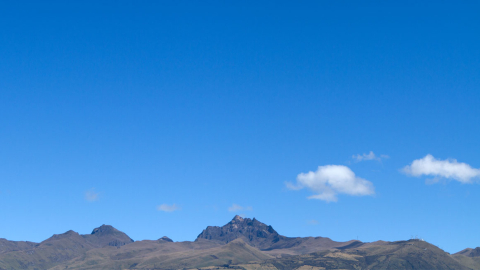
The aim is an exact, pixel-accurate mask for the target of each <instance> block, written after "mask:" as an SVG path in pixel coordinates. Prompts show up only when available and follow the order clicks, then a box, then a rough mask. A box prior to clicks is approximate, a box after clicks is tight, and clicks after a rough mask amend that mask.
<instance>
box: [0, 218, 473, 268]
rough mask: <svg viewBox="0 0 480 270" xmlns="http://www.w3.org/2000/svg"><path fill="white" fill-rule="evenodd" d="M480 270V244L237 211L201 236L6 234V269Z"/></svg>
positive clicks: (0, 246) (0, 252) (1, 243)
mask: <svg viewBox="0 0 480 270" xmlns="http://www.w3.org/2000/svg"><path fill="white" fill-rule="evenodd" d="M200 268H201V269H246V270H260V269H269V270H275V269H279V270H289V269H298V270H321V269H460V270H472V269H480V247H477V248H475V249H472V248H467V249H464V250H462V251H460V252H458V253H455V254H453V255H451V254H449V253H447V252H445V251H443V250H441V249H440V248H438V247H436V246H435V245H432V244H430V243H428V242H425V241H422V240H418V239H411V240H407V241H396V242H385V241H377V242H372V243H364V242H360V241H358V240H351V241H347V242H336V241H333V240H331V239H329V238H326V237H286V236H283V235H280V234H279V233H278V232H277V231H275V230H274V229H273V227H272V226H270V225H266V224H264V223H262V222H260V221H258V220H257V219H255V218H253V219H250V218H242V217H240V216H235V217H234V218H233V219H232V220H231V221H230V222H228V223H227V224H226V225H224V226H221V227H218V226H209V227H207V228H206V229H205V230H203V231H202V232H201V233H200V234H199V235H198V237H197V239H195V241H184V242H174V241H172V240H171V239H170V238H168V237H166V236H164V237H162V238H160V239H158V240H143V241H133V240H132V239H131V238H130V237H129V236H128V235H126V234H125V233H123V232H121V231H119V230H117V229H115V228H113V227H112V226H109V225H102V226H100V227H98V228H95V229H94V230H93V231H92V233H91V234H86V235H81V234H78V233H76V232H74V231H67V232H65V233H63V234H55V235H53V236H52V237H50V238H48V239H47V240H45V241H43V242H41V243H33V242H23V241H8V240H6V239H0V269H1V270H4V269H5V270H7V269H8V270H10V269H32V270H35V269H37V270H43V269H56V270H60V269H200Z"/></svg>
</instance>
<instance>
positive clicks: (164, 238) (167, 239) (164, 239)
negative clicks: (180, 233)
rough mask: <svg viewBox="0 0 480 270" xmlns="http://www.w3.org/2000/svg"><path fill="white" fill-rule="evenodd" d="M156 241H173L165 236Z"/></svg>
mask: <svg viewBox="0 0 480 270" xmlns="http://www.w3.org/2000/svg"><path fill="white" fill-rule="evenodd" d="M158 240H163V241H166V242H173V240H172V239H170V238H169V237H167V236H164V237H162V238H160V239H158Z"/></svg>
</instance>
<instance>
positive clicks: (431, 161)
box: [402, 154, 480, 183]
mask: <svg viewBox="0 0 480 270" xmlns="http://www.w3.org/2000/svg"><path fill="white" fill-rule="evenodd" d="M402 171H403V172H404V173H406V174H407V175H411V176H415V177H420V176H422V175H426V176H433V177H435V178H436V179H435V180H434V181H433V182H436V181H437V180H438V178H446V179H453V180H456V181H458V182H461V183H472V182H473V179H474V178H478V177H480V169H475V168H472V167H471V166H470V165H468V164H466V163H461V162H458V161H457V160H456V159H446V160H439V159H436V158H434V157H433V156H432V155H430V154H428V155H426V156H425V157H424V158H421V159H417V160H414V161H413V162H412V164H410V165H407V166H405V167H404V168H403V169H402ZM430 182H432V181H430Z"/></svg>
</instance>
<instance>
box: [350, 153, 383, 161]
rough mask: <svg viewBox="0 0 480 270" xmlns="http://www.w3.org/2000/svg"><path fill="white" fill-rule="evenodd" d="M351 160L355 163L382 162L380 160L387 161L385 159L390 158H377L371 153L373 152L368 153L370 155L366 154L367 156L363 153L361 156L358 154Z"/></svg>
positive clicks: (381, 156)
mask: <svg viewBox="0 0 480 270" xmlns="http://www.w3.org/2000/svg"><path fill="white" fill-rule="evenodd" d="M352 158H353V159H354V160H355V161H356V162H360V161H364V160H376V161H382V159H387V158H390V157H389V156H388V155H380V156H377V155H375V153H373V151H370V153H368V154H365V153H363V154H362V155H360V154H358V155H353V156H352Z"/></svg>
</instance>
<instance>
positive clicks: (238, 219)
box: [230, 215, 243, 222]
mask: <svg viewBox="0 0 480 270" xmlns="http://www.w3.org/2000/svg"><path fill="white" fill-rule="evenodd" d="M242 221H243V218H242V217H241V216H239V215H236V216H235V217H234V218H233V219H232V221H230V222H242Z"/></svg>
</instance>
